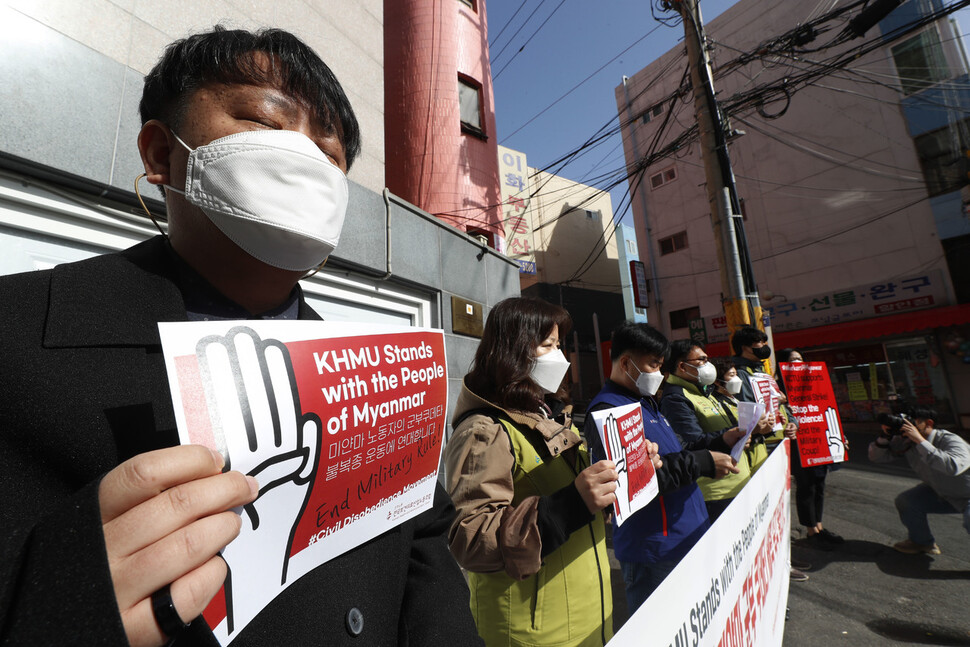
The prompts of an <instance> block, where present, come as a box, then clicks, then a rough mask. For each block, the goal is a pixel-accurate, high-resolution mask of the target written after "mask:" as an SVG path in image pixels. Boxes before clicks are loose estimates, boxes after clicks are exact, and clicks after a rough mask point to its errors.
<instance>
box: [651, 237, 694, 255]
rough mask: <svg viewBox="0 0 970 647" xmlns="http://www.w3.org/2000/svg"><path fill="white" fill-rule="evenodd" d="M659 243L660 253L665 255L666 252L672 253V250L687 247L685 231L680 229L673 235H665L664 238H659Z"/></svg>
mask: <svg viewBox="0 0 970 647" xmlns="http://www.w3.org/2000/svg"><path fill="white" fill-rule="evenodd" d="M657 242H658V243H660V255H661V256H666V255H667V254H673V253H674V252H679V251H680V250H682V249H686V248H687V232H686V231H680V232H677V233H676V234H674V235H673V236H667V237H666V238H661V239H660V240H659V241H657Z"/></svg>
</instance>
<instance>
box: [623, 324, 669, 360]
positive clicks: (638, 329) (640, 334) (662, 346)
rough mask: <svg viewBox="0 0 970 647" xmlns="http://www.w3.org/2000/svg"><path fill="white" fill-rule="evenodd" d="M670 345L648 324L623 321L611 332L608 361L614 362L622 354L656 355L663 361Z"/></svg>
mask: <svg viewBox="0 0 970 647" xmlns="http://www.w3.org/2000/svg"><path fill="white" fill-rule="evenodd" d="M669 346H670V343H669V342H668V341H667V338H666V337H664V336H663V333H661V332H660V331H659V330H657V329H656V328H654V327H653V326H651V325H650V324H645V323H637V322H635V321H624V322H623V323H621V324H620V325H619V326H617V327H616V329H615V330H614V331H613V337H612V341H611V343H610V359H611V360H612V361H614V362H615V361H616V360H618V359H620V357H622V356H623V354H624V353H635V354H638V355H656V356H657V357H659V358H661V359H664V358H666V357H667V348H668V347H669Z"/></svg>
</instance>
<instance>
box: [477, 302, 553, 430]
mask: <svg viewBox="0 0 970 647" xmlns="http://www.w3.org/2000/svg"><path fill="white" fill-rule="evenodd" d="M553 326H559V339H560V340H563V339H566V338H567V336H568V335H569V333H570V331H571V330H572V319H571V318H570V316H569V313H568V312H566V311H565V310H563V309H562V308H560V307H559V306H555V305H553V304H551V303H549V302H548V301H543V300H542V299H537V298H534V297H513V298H511V299H505V300H504V301H501V302H499V303H498V304H497V305H496V306H495V307H494V308H492V311H491V312H490V313H489V315H488V320H487V321H486V322H485V331H484V332H483V333H482V341H481V343H480V344H479V345H478V350H477V351H476V352H475V362H474V364H473V365H472V370H471V372H470V373H469V374H468V375H466V376H465V384H466V385H467V386H468V388H469V389H471V390H472V391H473V392H474V393H475V394H477V395H479V396H481V397H483V398H485V399H486V400H488V401H490V402H492V403H494V404H497V405H498V406H500V407H502V408H503V409H510V410H511V409H516V410H519V411H535V410H536V409H537V408H538V406H539V404H540V403H541V402H542V400H543V392H542V389H541V388H540V387H539V385H538V384H536V383H535V382H533V381H532V378H531V377H530V373H531V372H532V365H533V363H534V362H535V358H536V349H537V348H538V347H539V345H540V344H541V343H542V342H543V341H545V339H546V338H547V337H548V336H549V334H550V333H551V332H552V328H553ZM568 395H569V394H568V391H567V390H566V387H565V386H563V385H560V387H559V391H558V392H557V393H556V394H555V396H554V397H556V398H557V399H559V400H562V401H564V402H565V401H568Z"/></svg>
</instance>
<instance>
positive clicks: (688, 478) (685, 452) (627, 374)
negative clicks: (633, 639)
mask: <svg viewBox="0 0 970 647" xmlns="http://www.w3.org/2000/svg"><path fill="white" fill-rule="evenodd" d="M668 349H669V343H668V342H667V339H666V337H664V336H663V335H662V334H661V333H660V331H658V330H657V329H656V328H653V327H652V326H650V325H648V324H642V323H634V322H632V321H627V322H624V323H623V324H621V325H620V326H619V327H618V328H617V329H616V330H615V331H613V337H612V349H611V351H610V359H611V360H612V362H613V366H612V369H611V371H610V378H609V379H608V380H607V381H606V384H605V385H604V386H603V389H602V390H601V391H600V392H599V393H598V394H597V395H596V397H595V398H593V401H592V402H591V403H590V406H589V408H588V410H587V415H586V422H585V424H584V428H583V433H584V435H585V436H586V442H587V443H589V445H590V448H591V450H592V453H593V460H594V461H596V460H600V459H603V458H605V457H606V454H605V452H604V451H603V444H602V442H601V441H600V439H599V434H598V433H597V431H596V425H595V423H594V422H593V418H592V416H591V415H589V414H590V413H592V412H593V411H600V410H603V409H610V408H613V407H619V406H623V405H627V404H630V403H633V402H639V403H640V406H641V408H642V412H643V425H644V436H645V437H646V439H647V440H649V441H652V442H654V443H657V445H658V446H659V448H660V449H659V453H660V456H661V460H662V461H663V466H662V467H661V468H660V469H658V470H657V479H658V485H659V488H660V494H659V496H658V497H657V498H656V499H654V500H653V501H651V502H650V503H649V504H648V505H647V506H646V507H644V508H643V509H641V510H639V511H638V512H636V513H635V514H634V515H633V516H632V517H630V518H629V519H627V520H626V521H625V522H624V524H623V525H622V526H617V525H616V520H615V519H614V522H613V550H614V552H615V554H616V558H617V559H618V560H619V561H620V566H621V569H622V572H623V581H624V582H625V583H626V597H627V605H628V606H629V612H630V613H631V614H632V613H633V612H635V611H636V610H637V609H638V608H639V607H640V605H641V604H643V602H644V601H645V600H646V599H647V598H648V597H649V596H650V594H651V593H653V591H654V590H655V589H656V588H657V587H658V586H660V583H661V582H663V580H664V578H666V577H667V575H668V574H669V573H670V571H672V570H673V569H674V567H675V566H677V563H678V562H679V561H680V560H681V559H682V558H683V557H684V555H686V554H687V553H688V552H689V551H690V549H691V548H692V547H693V546H694V544H695V543H697V540H698V539H700V537H701V535H703V534H704V532H705V531H706V530H707V528H708V527H709V526H710V523H709V522H708V519H707V510H706V508H705V507H704V497H703V496H702V495H701V492H700V490H699V489H698V487H697V485H696V484H695V483H694V481H696V480H697V479H698V478H699V477H701V476H707V477H711V478H719V477H722V476H724V475H726V474H728V473H729V472H733V473H737V471H738V470H737V468H736V467H735V466H734V462H733V460H732V459H731V457H730V456H729V455H728V454H727V452H728V451H729V447H730V446H731V445H732V444H733V443H734V442H736V441H737V440H738V438H737V437H734V438H725V437H724V436H707V437H706V438H703V439H699V440H698V442H697V443H695V444H693V445H691V446H690V447H686V448H685V447H684V446H683V445H681V443H680V441H679V440H678V439H677V434H675V433H674V430H673V429H671V427H670V424H669V423H668V422H667V420H666V418H664V417H663V416H662V415H661V414H660V411H659V409H658V408H657V403H656V401H655V400H654V398H653V395H654V393H656V392H657V388H658V387H659V386H660V383H661V382H662V381H663V374H662V373H661V372H660V368H661V366H663V363H664V359H665V357H666V355H667V352H668ZM735 435H736V434H735Z"/></svg>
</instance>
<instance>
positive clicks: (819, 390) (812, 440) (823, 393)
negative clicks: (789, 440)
mask: <svg viewBox="0 0 970 647" xmlns="http://www.w3.org/2000/svg"><path fill="white" fill-rule="evenodd" d="M778 367H779V368H780V369H781V375H782V377H783V378H784V380H785V390H786V391H787V392H788V407H789V408H790V409H791V410H792V413H793V414H795V418H796V419H797V420H798V437H797V442H796V446H797V448H798V455H799V458H800V461H801V465H802V467H812V466H815V465H828V464H830V463H841V462H843V461H847V460H849V455H848V452H846V450H845V444H846V443H845V434H844V433H843V431H842V423H841V421H840V419H839V408H838V404H837V403H836V401H835V393H834V392H833V391H832V381H831V380H830V379H829V371H828V367H827V366H826V364H825V362H796V363H792V364H779V365H778Z"/></svg>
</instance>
